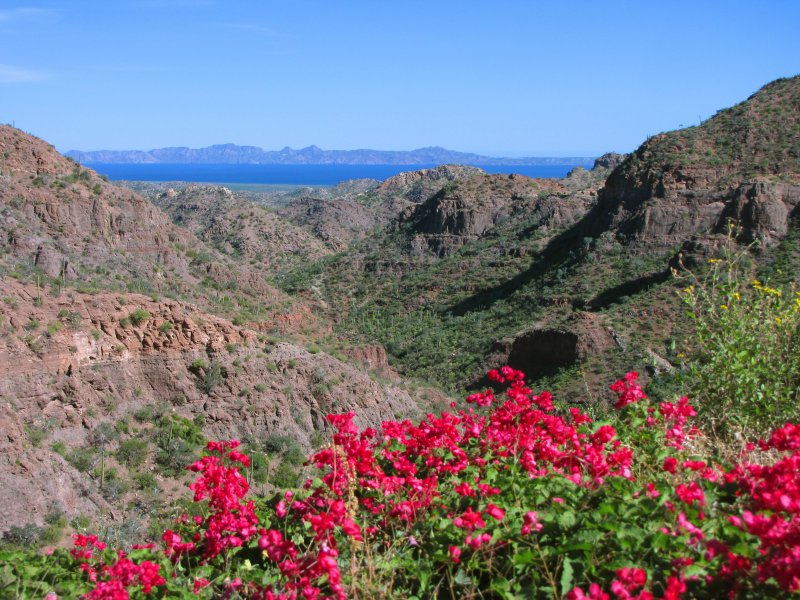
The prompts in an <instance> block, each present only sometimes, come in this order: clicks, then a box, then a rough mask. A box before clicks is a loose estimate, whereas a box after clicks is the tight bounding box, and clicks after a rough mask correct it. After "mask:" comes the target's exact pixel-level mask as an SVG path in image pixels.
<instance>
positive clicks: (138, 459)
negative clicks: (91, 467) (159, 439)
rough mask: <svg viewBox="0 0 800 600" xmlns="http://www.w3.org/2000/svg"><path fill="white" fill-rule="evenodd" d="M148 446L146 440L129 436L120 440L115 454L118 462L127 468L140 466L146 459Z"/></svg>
mask: <svg viewBox="0 0 800 600" xmlns="http://www.w3.org/2000/svg"><path fill="white" fill-rule="evenodd" d="M148 448H149V444H148V443H147V440H143V439H139V438H130V439H128V440H125V441H124V442H120V444H119V448H118V449H117V452H116V454H115V456H116V457H117V460H118V461H119V462H120V463H122V464H123V465H125V466H126V467H128V468H129V469H135V468H137V467H141V466H142V465H143V464H144V462H145V461H146V460H147V453H148Z"/></svg>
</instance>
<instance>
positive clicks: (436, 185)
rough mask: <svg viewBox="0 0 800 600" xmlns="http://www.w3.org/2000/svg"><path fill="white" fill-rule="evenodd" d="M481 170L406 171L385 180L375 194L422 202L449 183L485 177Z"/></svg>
mask: <svg viewBox="0 0 800 600" xmlns="http://www.w3.org/2000/svg"><path fill="white" fill-rule="evenodd" d="M485 174H486V172H485V171H484V170H483V169H479V168H477V167H469V166H465V165H441V166H439V167H436V168H434V169H422V170H420V171H406V172H404V173H398V174H397V175H395V176H393V177H390V178H389V179H387V180H385V181H384V182H383V183H382V184H381V185H380V186H378V188H377V190H376V192H377V193H378V194H382V195H400V196H402V197H403V198H405V199H406V200H408V201H409V202H413V203H415V204H419V203H421V202H424V201H425V200H427V199H428V198H430V197H431V196H433V195H434V194H435V193H437V192H438V191H439V190H441V189H442V187H443V186H444V185H445V184H446V183H447V182H449V181H456V180H459V179H469V178H471V177H475V176H476V175H485Z"/></svg>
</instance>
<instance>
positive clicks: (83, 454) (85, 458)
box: [65, 448, 98, 473]
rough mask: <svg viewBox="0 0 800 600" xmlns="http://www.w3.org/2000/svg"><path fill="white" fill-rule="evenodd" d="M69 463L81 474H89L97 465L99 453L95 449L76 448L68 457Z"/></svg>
mask: <svg viewBox="0 0 800 600" xmlns="http://www.w3.org/2000/svg"><path fill="white" fill-rule="evenodd" d="M65 458H66V459H67V462H68V463H69V464H71V465H72V466H73V467H75V468H76V469H77V470H78V471H80V472H81V473H88V472H89V471H91V470H92V469H93V468H94V466H95V465H96V464H97V460H98V458H97V453H96V452H95V450H94V449H93V448H75V449H74V450H72V451H70V452H69V453H68V454H67V455H66V457H65Z"/></svg>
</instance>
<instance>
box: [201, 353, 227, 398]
mask: <svg viewBox="0 0 800 600" xmlns="http://www.w3.org/2000/svg"><path fill="white" fill-rule="evenodd" d="M223 378H224V377H223V373H222V364H221V363H220V362H218V361H216V360H212V361H211V364H209V365H208V370H206V372H205V374H204V375H203V377H202V379H201V380H200V389H201V390H203V391H204V392H205V393H206V394H210V393H211V392H212V391H213V390H214V388H215V387H217V386H218V385H219V384H220V383H222V380H223Z"/></svg>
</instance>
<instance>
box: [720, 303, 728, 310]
mask: <svg viewBox="0 0 800 600" xmlns="http://www.w3.org/2000/svg"><path fill="white" fill-rule="evenodd" d="M719 307H720V308H721V309H722V310H728V305H727V304H720V305H719Z"/></svg>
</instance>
